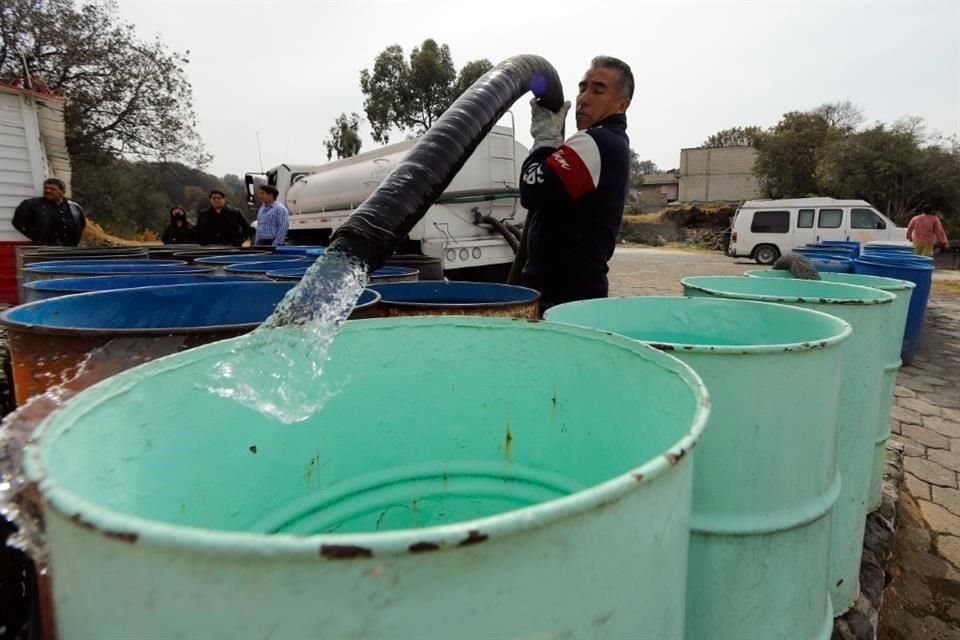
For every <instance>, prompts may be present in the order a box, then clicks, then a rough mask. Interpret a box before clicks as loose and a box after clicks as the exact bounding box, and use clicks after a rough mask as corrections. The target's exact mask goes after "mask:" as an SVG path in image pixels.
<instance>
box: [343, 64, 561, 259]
mask: <svg viewBox="0 0 960 640" xmlns="http://www.w3.org/2000/svg"><path fill="white" fill-rule="evenodd" d="M527 91H532V92H533V94H534V95H535V96H537V97H538V98H539V99H540V104H542V105H543V106H544V107H546V108H548V109H550V110H552V111H557V110H559V109H560V107H561V105H562V104H563V87H561V86H560V78H559V76H558V75H557V72H556V70H555V69H554V68H553V66H551V65H550V63H549V62H547V61H546V60H544V59H543V58H541V57H540V56H535V55H519V56H514V57H512V58H508V59H507V60H504V61H503V62H501V63H500V64H498V65H497V66H496V67H494V68H493V69H491V70H490V71H489V72H487V74H486V75H484V76H483V77H482V78H480V79H479V80H477V81H476V82H475V83H474V84H473V86H471V87H470V88H469V89H467V90H466V91H465V92H464V93H463V95H461V96H460V97H459V98H458V99H457V100H456V102H454V103H453V104H452V105H451V106H450V108H449V109H447V110H446V111H445V112H444V113H443V115H442V116H440V118H439V119H437V121H436V122H435V123H434V124H433V126H432V127H431V128H430V129H429V130H428V131H427V132H426V133H425V134H424V135H423V137H421V138H420V140H418V141H417V144H416V145H415V146H414V147H413V149H411V150H410V152H409V153H408V154H407V155H406V156H405V157H404V159H403V160H401V161H400V163H399V164H398V165H397V166H396V168H395V169H394V170H393V171H392V172H391V173H390V174H389V175H388V176H387V177H386V178H385V179H384V181H383V182H382V183H381V184H380V186H379V187H378V188H377V190H376V191H374V192H373V193H372V194H371V195H370V197H369V198H367V199H366V200H365V201H364V202H363V204H361V205H360V206H359V207H357V209H356V210H355V211H354V212H353V215H351V216H350V218H349V219H348V220H347V221H346V222H345V223H344V224H343V225H342V226H340V228H338V229H337V231H336V232H335V233H334V234H333V238H332V239H331V242H330V246H329V248H328V251H331V252H340V253H346V254H349V255H351V256H354V257H356V258H359V259H361V260H363V261H364V262H365V263H366V264H367V267H368V268H369V269H370V270H371V271H372V270H374V269H377V268H378V267H380V266H382V265H383V263H384V262H385V261H386V260H387V258H389V257H390V256H391V255H393V252H394V251H395V250H396V249H397V246H398V245H399V243H400V240H401V239H403V237H404V236H406V235H407V233H409V231H410V230H411V229H412V228H413V226H414V225H415V224H416V223H417V221H418V220H420V218H422V217H423V215H424V214H425V213H426V212H427V209H429V208H430V206H431V205H432V204H433V203H434V201H435V200H436V199H437V198H438V197H440V194H442V193H443V191H444V189H446V188H447V185H449V184H450V181H451V180H453V178H454V176H456V174H457V172H458V171H459V170H460V168H461V167H463V164H464V163H465V162H466V161H467V158H469V157H470V154H471V153H473V150H474V149H476V147H477V145H478V144H480V141H481V140H483V138H484V136H486V135H487V133H489V132H490V129H492V128H493V125H494V124H496V122H497V121H498V120H499V119H500V118H501V117H502V116H503V114H505V113H506V112H507V110H508V109H509V108H510V107H511V105H513V103H514V102H516V101H517V99H519V98H520V97H521V96H522V95H523V94H525V93H526V92H527ZM521 251H522V247H521Z"/></svg>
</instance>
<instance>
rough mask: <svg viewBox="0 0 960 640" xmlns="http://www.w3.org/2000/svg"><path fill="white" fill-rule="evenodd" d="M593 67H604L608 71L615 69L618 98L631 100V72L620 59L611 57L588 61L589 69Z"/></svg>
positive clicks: (628, 66) (598, 57) (600, 57)
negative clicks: (617, 74)
mask: <svg viewBox="0 0 960 640" xmlns="http://www.w3.org/2000/svg"><path fill="white" fill-rule="evenodd" d="M594 67H606V68H608V69H616V70H617V71H619V72H620V97H621V98H630V99H631V100H633V71H631V70H630V65H628V64H627V63H626V62H624V61H623V60H621V59H620V58H614V57H612V56H597V57H596V58H594V59H593V60H591V61H590V68H591V69H592V68H594Z"/></svg>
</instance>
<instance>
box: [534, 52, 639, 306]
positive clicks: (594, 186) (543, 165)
mask: <svg viewBox="0 0 960 640" xmlns="http://www.w3.org/2000/svg"><path fill="white" fill-rule="evenodd" d="M633 87H634V82H633V73H632V72H631V71H630V67H629V66H628V65H627V64H626V63H625V62H623V61H621V60H618V59H617V58H611V57H608V56H598V57H596V58H594V59H593V61H592V62H591V65H590V69H589V70H588V71H587V72H586V74H584V76H583V80H581V81H580V90H579V93H578V94H577V111H576V118H577V133H575V134H573V135H572V136H570V138H568V139H567V140H566V142H564V140H563V122H564V119H565V118H566V114H567V110H569V108H570V103H569V102H567V103H565V104H564V105H563V107H562V108H561V109H560V111H559V112H558V113H553V112H551V111H549V110H547V109H545V108H543V107H541V106H540V105H539V104H538V103H537V100H536V98H534V100H533V101H532V102H531V104H532V106H533V122H532V125H531V128H530V133H531V134H532V135H533V138H534V142H533V147H532V149H531V151H530V155H529V157H527V159H526V160H525V161H524V163H523V168H522V169H521V175H520V202H521V203H522V204H523V206H524V207H526V208H527V210H528V212H529V213H528V216H527V224H528V225H529V229H528V230H527V246H526V250H527V262H526V264H525V265H524V268H523V272H522V279H523V282H524V284H526V285H527V286H529V287H532V288H534V289H537V290H538V291H540V293H541V294H542V297H541V301H540V304H541V310H546V309H548V308H549V307H551V306H553V305H555V304H560V303H562V302H569V301H572V300H585V299H589V298H603V297H606V296H607V293H608V283H607V271H608V267H607V262H608V261H609V260H610V257H611V256H612V255H613V250H614V248H615V246H616V241H617V234H618V233H619V231H620V223H621V221H622V219H623V204H624V200H625V198H626V195H627V189H628V187H629V181H630V180H629V179H630V140H629V138H627V132H626V128H627V117H626V115H625V112H626V110H627V107H629V106H630V100H631V99H632V98H633Z"/></svg>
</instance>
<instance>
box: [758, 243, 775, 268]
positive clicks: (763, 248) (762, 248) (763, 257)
mask: <svg viewBox="0 0 960 640" xmlns="http://www.w3.org/2000/svg"><path fill="white" fill-rule="evenodd" d="M779 257H780V250H779V249H777V248H776V247H775V246H773V245H772V244H761V245H758V246H756V247H754V249H753V259H754V260H756V261H757V262H759V263H760V264H773V263H774V262H776V261H777V258H779Z"/></svg>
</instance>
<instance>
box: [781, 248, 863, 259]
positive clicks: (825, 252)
mask: <svg viewBox="0 0 960 640" xmlns="http://www.w3.org/2000/svg"><path fill="white" fill-rule="evenodd" d="M792 251H793V253H796V254H799V255H801V256H808V257H811V256H812V257H821V258H849V257H850V252H849V251H844V250H843V249H828V248H826V247H794V248H793V249H792Z"/></svg>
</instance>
